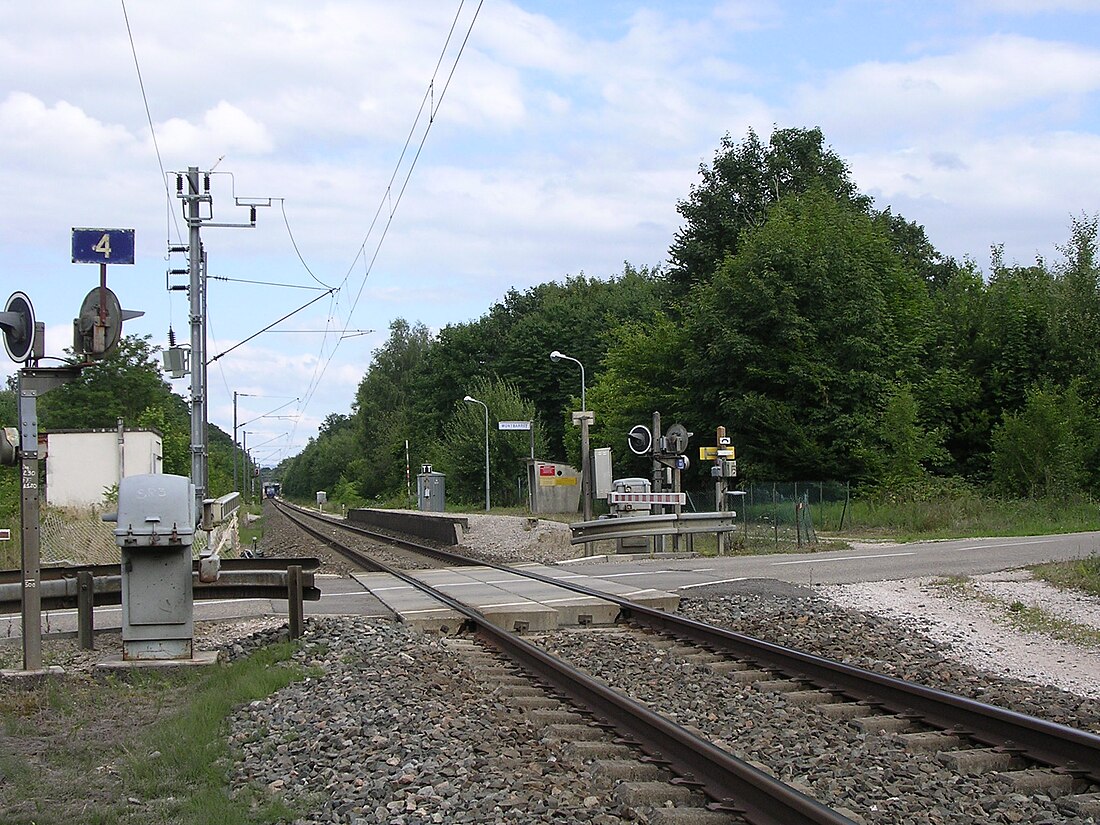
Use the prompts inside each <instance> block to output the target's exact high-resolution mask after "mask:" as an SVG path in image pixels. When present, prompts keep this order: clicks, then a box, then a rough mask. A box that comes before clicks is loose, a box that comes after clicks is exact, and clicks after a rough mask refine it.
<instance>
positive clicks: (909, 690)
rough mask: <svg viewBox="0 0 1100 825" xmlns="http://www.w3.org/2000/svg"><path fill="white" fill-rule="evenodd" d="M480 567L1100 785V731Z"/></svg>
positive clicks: (577, 588) (561, 582) (569, 585)
mask: <svg viewBox="0 0 1100 825" xmlns="http://www.w3.org/2000/svg"><path fill="white" fill-rule="evenodd" d="M691 515H694V514H691ZM625 520H626V519H606V521H625ZM638 520H639V519H633V521H638ZM450 555H452V556H454V557H455V558H458V559H462V563H464V564H469V563H471V562H472V561H473V560H472V559H468V558H466V557H462V556H457V554H450ZM476 563H477V564H480V565H482V566H485V567H492V568H495V569H497V570H501V571H507V572H510V573H514V574H518V575H522V576H526V577H528V578H531V579H535V580H537V581H541V582H544V583H547V584H552V585H555V586H557V587H561V588H564V589H566V590H570V591H573V592H575V593H581V594H583V595H586V596H593V597H595V598H599V599H603V600H605V601H609V602H612V603H614V604H617V605H618V606H619V608H620V610H621V611H622V614H621V615H622V617H623V618H625V619H627V620H629V621H632V622H634V623H636V624H638V625H644V626H648V627H650V628H651V629H654V630H657V631H659V632H662V633H666V634H669V635H672V636H676V637H678V638H681V639H687V640H690V641H692V642H694V643H696V644H699V645H701V646H703V647H706V648H709V649H712V650H724V651H726V652H728V653H729V654H730V655H733V656H737V657H740V658H744V659H748V660H750V661H753V662H755V663H756V664H757V665H758V666H759V667H761V668H762V669H770V670H773V671H775V672H777V673H780V674H782V675H784V676H787V677H789V678H795V679H800V680H803V681H806V682H808V683H810V684H814V685H817V686H818V687H820V688H822V689H824V690H828V691H831V692H833V693H836V694H838V695H841V696H845V697H847V698H849V699H853V700H857V701H865V702H867V704H868V705H874V706H876V707H879V708H881V709H884V710H885V711H887V712H892V713H898V714H905V715H907V716H909V718H912V719H914V720H919V721H923V722H924V723H926V724H928V725H929V726H931V727H938V728H941V729H945V730H952V731H955V732H957V733H959V734H962V735H966V736H970V737H971V738H973V739H975V740H976V741H978V742H982V743H984V744H987V745H990V746H993V747H1000V748H1004V749H1005V750H1008V751H1012V752H1014V753H1019V754H1021V755H1023V756H1026V757H1028V758H1029V759H1031V760H1033V761H1035V762H1038V763H1040V764H1043V765H1049V766H1053V767H1056V768H1058V769H1060V770H1063V771H1064V772H1066V773H1071V774H1074V775H1076V776H1080V777H1083V778H1087V779H1088V780H1089V781H1091V782H1094V783H1097V784H1100V736H1097V735H1096V734H1094V733H1090V732H1088V731H1082V730H1078V729H1076V728H1071V727H1069V726H1067V725H1060V724H1058V723H1056V722H1049V721H1047V720H1045V719H1039V718H1037V717H1033V716H1028V715H1026V714H1022V713H1017V712H1015V711H1011V710H1008V709H1006V708H1001V707H997V706H995V705H989V704H986V703H984V702H979V701H977V700H975V699H970V698H967V697H964V696H958V695H956V694H951V693H947V692H946V691H941V690H937V689H935V688H930V687H927V686H926V685H921V684H917V683H915V682H907V681H905V680H904V679H898V678H895V677H892V676H886V675H883V674H880V673H875V672H873V671H869V670H865V669H863V668H859V667H856V666H854V665H848V664H844V663H842V662H835V661H833V660H831V659H826V658H824V657H820V656H815V655H812V654H808V653H804V652H802V651H799V650H794V649H793V648H788V647H784V646H782V645H777V644H773V643H771V642H766V641H763V640H762V639H756V638H753V637H751V636H746V635H744V634H741V633H736V632H734V631H731V630H726V629H725V628H720V627H715V626H712V625H708V624H705V623H703V622H697V621H694V620H692V619H689V618H686V617H684V616H678V615H675V614H671V613H665V612H664V611H661V610H655V609H653V608H649V607H646V606H644V605H640V604H637V603H636V602H632V601H630V600H629V599H624V598H621V597H619V596H615V595H612V594H610V593H607V592H605V591H603V590H597V589H595V588H591V587H585V586H584V585H581V584H577V583H576V582H574V581H569V580H565V579H562V578H557V577H555V576H548V575H543V574H541V573H538V572H536V571H533V570H529V569H525V568H521V567H509V566H508V565H504V564H497V563H494V562H489V561H478V562H476ZM563 575H564V574H563Z"/></svg>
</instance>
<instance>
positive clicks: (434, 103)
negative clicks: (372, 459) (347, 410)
mask: <svg viewBox="0 0 1100 825" xmlns="http://www.w3.org/2000/svg"><path fill="white" fill-rule="evenodd" d="M463 5H464V3H463V2H460V3H459V7H458V11H457V12H456V13H455V18H454V21H452V23H451V28H450V31H449V32H448V34H447V39H446V41H445V42H444V44H443V49H442V50H441V52H440V56H439V59H438V60H437V61H436V66H435V70H434V71H433V72H432V78H431V80H430V81H429V83H428V87H427V89H426V90H425V93H424V98H423V99H422V100H421V104H420V109H419V110H418V111H417V115H416V118H415V120H414V121H413V125H412V128H411V129H410V130H409V136H408V137H407V138H406V141H405V146H404V147H403V148H402V150H401V154H400V156H399V158H398V161H397V164H396V165H395V167H394V172H393V174H392V175H391V177H390V183H389V185H388V186H387V187H386V191H385V193H384V194H383V196H382V199H381V200H380V202H379V204H378V208H377V210H376V211H375V214H374V217H373V219H372V220H371V224H370V227H369V228H368V229H367V234H366V236H365V237H364V238H363V242H362V243H361V244H360V245H359V249H358V251H357V252H356V255H355V258H354V259H353V260H352V263H351V265H350V266H349V267H348V272H347V274H345V276H344V278H343V280H342V281H341V287H343V286H344V285H346V284H347V282H348V280H349V278H350V277H351V273H352V271H354V269H355V265H356V263H357V262H358V261H359V259H360V258H361V257H363V255H364V254H365V252H366V249H367V242H368V241H369V239H370V235H371V233H372V232H373V231H374V228H375V226H376V225H377V222H378V218H379V216H380V215H381V214H382V210H383V208H384V207H385V206H386V204H387V203H389V204H390V208H389V211H388V214H387V216H386V222H385V226H384V227H383V229H382V234H381V236H380V237H379V239H378V242H377V243H376V244H375V248H374V252H373V254H372V255H371V257H370V260H369V261H366V266H365V270H364V273H363V278H362V280H361V282H360V284H359V289H358V290H357V291H356V293H355V298H354V300H353V301H352V303H351V307H350V308H349V310H348V316H347V318H348V320H347V322H346V323H345V325H344V331H346V330H347V328H348V327H349V326H351V320H352V317H353V316H354V314H355V309H356V307H357V306H358V304H359V300H360V298H361V297H362V294H363V289H364V288H365V287H366V283H367V279H368V278H369V277H370V274H371V271H372V270H373V268H374V264H375V262H376V261H377V259H378V255H379V252H380V251H381V248H382V243H383V241H385V239H386V236H387V234H388V233H389V228H390V226H391V225H392V223H393V217H394V215H395V214H396V212H397V208H398V206H400V204H401V199H402V198H403V196H404V194H405V190H406V188H407V187H408V184H409V180H410V179H411V177H412V173H413V170H414V169H415V168H416V163H417V161H418V160H419V159H420V155H421V153H422V152H423V149H424V144H425V143H426V142H427V139H428V134H429V133H430V132H431V128H432V125H433V124H434V123H435V118H436V114H437V113H438V111H439V108H440V106H441V105H442V103H443V98H444V96H445V95H446V93H447V89H448V88H449V87H450V84H451V80H452V79H453V78H454V73H455V70H456V69H457V67H458V62H459V60H460V59H461V58H462V55H463V53H464V52H465V50H466V46H467V44H468V43H469V40H470V35H471V34H472V32H473V28H474V24H475V23H476V22H477V18H478V15H479V14H480V13H481V7H482V6H483V5H484V0H479V2H478V4H477V8H476V9H475V10H474V13H473V16H472V17H471V19H470V23H469V26H467V29H466V34H465V36H464V37H463V40H462V44H461V46H460V47H459V49H458V53H457V54H456V55H455V58H454V61H453V62H452V64H451V68H450V71H449V72H448V74H447V79H446V81H445V83H444V84H443V88H442V89H441V90H440V92H439V95H438V98H436V95H435V81H436V76H437V75H438V73H439V69H440V67H441V66H442V65H443V60H444V57H445V55H446V53H447V49H448V47H449V46H450V42H451V38H452V36H453V34H454V31H455V28H456V27H457V24H458V20H459V17H460V15H461V13H462V7H463ZM425 106H427V107H428V123H427V125H426V126H425V128H424V132H423V134H422V135H421V137H420V142H419V144H418V146H417V149H416V153H415V155H414V156H413V159H412V161H411V163H410V164H409V168H408V170H407V172H406V173H405V178H404V180H403V181H402V183H401V188H400V190H399V191H398V194H397V198H396V201H394V200H393V199H392V198H393V184H394V182H395V181H396V180H397V177H398V174H399V172H400V170H401V164H402V162H403V161H404V158H405V154H406V153H407V151H408V148H409V146H410V145H411V143H412V138H413V135H414V134H415V133H416V128H417V125H418V124H419V123H420V120H421V117H422V116H423V113H424V108H425ZM341 334H342V333H341ZM338 347H339V340H338V341H337V346H336V347H333V350H332V352H331V353H330V354H329V356H328V358H326V359H325V361H324V365H323V366H321V368H320V371H319V372H318V371H317V370H315V371H314V378H313V379H312V380H311V381H310V384H309V387H308V389H307V390H306V392H305V394H304V401H303V404H302V408H303V409H305V408H306V407H308V406H309V403H310V402H311V401H312V399H313V395H314V393H315V392H316V390H317V387H318V386H319V385H320V382H321V380H322V379H323V378H324V376H325V373H326V372H327V371H328V366H329V364H331V363H332V359H333V357H335V354H336V349H337V348H338Z"/></svg>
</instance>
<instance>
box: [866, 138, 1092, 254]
mask: <svg viewBox="0 0 1100 825" xmlns="http://www.w3.org/2000/svg"><path fill="white" fill-rule="evenodd" d="M945 159H950V162H945ZM850 161H851V165H852V170H853V176H854V177H855V179H856V181H857V182H858V184H859V185H860V187H861V188H862V189H863V190H864V191H867V192H869V193H871V194H873V195H874V196H875V199H876V204H877V205H878V206H880V207H884V206H886V205H888V204H889V205H892V206H894V208H895V211H897V212H901V213H902V214H904V215H905V216H906V217H907V218H909V219H910V220H916V221H917V222H918V223H923V224H925V225H926V227H927V228H928V230H929V237H930V239H931V240H932V242H933V244H935V245H936V246H937V247H939V248H941V249H943V250H944V251H946V252H947V253H949V254H951V255H954V256H955V257H959V258H961V257H963V256H964V255H968V254H969V255H974V256H976V257H978V258H979V261H983V260H984V254H985V251H986V250H987V249H988V247H989V245H990V244H994V243H1002V242H1003V243H1004V244H1005V248H1006V252H1007V257H1008V258H1009V259H1010V260H1012V259H1014V258H1015V259H1018V260H1020V261H1023V262H1025V263H1030V262H1031V261H1032V260H1034V257H1035V255H1036V254H1042V255H1044V256H1045V257H1047V258H1052V259H1053V258H1056V257H1057V255H1056V254H1055V253H1054V246H1055V244H1058V243H1063V242H1064V241H1065V240H1066V237H1067V232H1068V230H1066V227H1068V225H1069V220H1070V216H1071V215H1079V214H1081V213H1082V212H1085V213H1088V214H1094V213H1096V211H1097V199H1096V192H1095V187H1094V185H1093V182H1094V181H1096V180H1097V179H1100V135H1094V134H1074V133H1054V134H1043V135H1036V136H1024V135H1013V136H1006V137H1000V138H989V139H978V140H974V141H973V142H971V143H968V144H966V145H961V146H950V147H946V146H942V145H929V144H925V145H920V146H911V147H909V148H907V149H904V150H899V151H894V152H884V153H874V154H859V155H855V156H853V157H851V158H850ZM1052 184H1053V185H1052ZM1037 215H1042V216H1044V220H1041V221H1040V220H1037V219H1036V216H1037ZM961 216H966V217H965V218H963V217H961Z"/></svg>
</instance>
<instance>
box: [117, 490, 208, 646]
mask: <svg viewBox="0 0 1100 825" xmlns="http://www.w3.org/2000/svg"><path fill="white" fill-rule="evenodd" d="M114 532H115V543H116V544H118V546H119V549H120V551H121V554H122V657H123V658H124V659H130V660H140V659H190V658H192V654H193V651H192V639H193V636H194V603H193V585H192V578H191V570H192V565H191V545H192V543H193V542H194V539H195V487H194V485H193V484H191V482H190V480H189V479H187V478H185V477H184V476H175V475H164V474H159V473H158V474H152V475H139V476H127V477H126V478H123V479H122V481H121V482H119V485H118V521H117V523H116V525H115V531H114Z"/></svg>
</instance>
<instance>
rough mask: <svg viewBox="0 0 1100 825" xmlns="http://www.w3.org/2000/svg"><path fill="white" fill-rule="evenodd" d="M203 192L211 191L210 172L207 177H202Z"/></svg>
mask: <svg viewBox="0 0 1100 825" xmlns="http://www.w3.org/2000/svg"><path fill="white" fill-rule="evenodd" d="M202 191H203V192H209V191H210V173H209V172H207V173H206V174H205V175H203V176H202Z"/></svg>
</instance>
